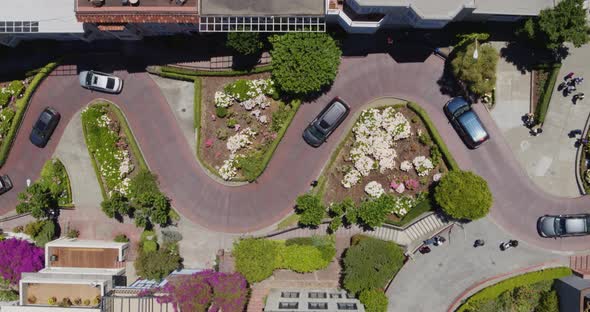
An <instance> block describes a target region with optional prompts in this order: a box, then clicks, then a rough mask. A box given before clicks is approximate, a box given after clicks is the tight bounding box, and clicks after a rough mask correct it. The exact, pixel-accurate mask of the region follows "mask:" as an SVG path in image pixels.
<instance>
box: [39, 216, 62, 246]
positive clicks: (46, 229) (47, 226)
mask: <svg viewBox="0 0 590 312" xmlns="http://www.w3.org/2000/svg"><path fill="white" fill-rule="evenodd" d="M56 233H57V227H56V225H55V223H54V222H53V221H49V220H46V221H43V227H42V228H41V231H39V233H38V234H37V235H36V236H35V237H34V239H35V245H37V246H39V247H44V246H45V244H47V243H48V242H50V241H52V240H53V239H55V236H56Z"/></svg>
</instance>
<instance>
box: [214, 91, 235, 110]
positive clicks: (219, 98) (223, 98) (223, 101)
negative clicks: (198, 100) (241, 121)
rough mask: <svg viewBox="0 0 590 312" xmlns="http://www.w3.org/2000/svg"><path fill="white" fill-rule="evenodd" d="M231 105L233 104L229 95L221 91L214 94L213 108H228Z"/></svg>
mask: <svg viewBox="0 0 590 312" xmlns="http://www.w3.org/2000/svg"><path fill="white" fill-rule="evenodd" d="M232 104H234V98H233V97H232V96H231V95H229V94H227V93H225V92H223V91H217V92H215V106H217V107H225V108H228V107H230V106H232Z"/></svg>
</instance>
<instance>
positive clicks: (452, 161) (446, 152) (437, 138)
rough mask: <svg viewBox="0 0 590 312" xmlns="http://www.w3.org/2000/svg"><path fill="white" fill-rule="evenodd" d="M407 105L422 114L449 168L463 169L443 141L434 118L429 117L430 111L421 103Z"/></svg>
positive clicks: (419, 114) (421, 116)
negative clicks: (433, 121) (427, 111)
mask: <svg viewBox="0 0 590 312" xmlns="http://www.w3.org/2000/svg"><path fill="white" fill-rule="evenodd" d="M407 107H408V108H410V109H411V110H413V111H414V112H415V113H416V114H418V116H420V118H422V121H423V122H424V124H425V125H426V128H427V129H428V133H429V134H430V137H431V138H432V140H433V141H434V143H436V145H438V147H439V148H440V151H441V153H442V154H443V158H444V160H445V163H446V164H447V166H448V167H449V169H451V170H459V169H461V168H460V167H459V165H458V164H457V162H456V161H455V158H453V155H452V154H451V152H450V151H449V149H448V147H447V145H446V144H445V141H443V139H442V137H441V136H440V134H439V133H438V130H437V129H436V127H435V126H434V124H433V123H432V120H430V117H428V113H426V111H425V110H424V109H423V108H422V107H420V105H418V104H416V103H413V102H408V104H407Z"/></svg>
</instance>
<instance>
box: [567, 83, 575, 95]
mask: <svg viewBox="0 0 590 312" xmlns="http://www.w3.org/2000/svg"><path fill="white" fill-rule="evenodd" d="M566 90H567V93H568V94H569V93H572V92H574V91H576V86H574V85H569V86H567V89H566Z"/></svg>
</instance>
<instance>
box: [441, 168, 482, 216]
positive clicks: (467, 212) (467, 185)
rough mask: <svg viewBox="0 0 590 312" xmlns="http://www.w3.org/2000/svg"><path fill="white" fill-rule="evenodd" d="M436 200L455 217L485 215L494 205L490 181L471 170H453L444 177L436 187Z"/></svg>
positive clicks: (446, 211)
mask: <svg viewBox="0 0 590 312" xmlns="http://www.w3.org/2000/svg"><path fill="white" fill-rule="evenodd" d="M434 200H435V201H436V203H437V204H438V205H439V206H440V207H441V208H442V209H443V211H444V212H445V213H446V214H448V215H449V216H451V217H453V218H455V219H467V220H475V219H479V218H483V217H485V216H486V215H487V214H488V212H489V210H490V208H491V206H492V193H491V192H490V190H489V188H488V183H487V182H486V181H485V180H484V179H483V178H481V177H480V176H478V175H476V174H474V173H473V172H470V171H459V170H453V171H450V172H449V173H447V174H446V175H444V176H443V177H442V179H441V180H440V182H439V184H438V185H437V186H436V188H435V189H434Z"/></svg>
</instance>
